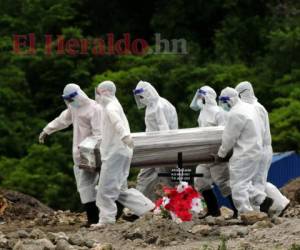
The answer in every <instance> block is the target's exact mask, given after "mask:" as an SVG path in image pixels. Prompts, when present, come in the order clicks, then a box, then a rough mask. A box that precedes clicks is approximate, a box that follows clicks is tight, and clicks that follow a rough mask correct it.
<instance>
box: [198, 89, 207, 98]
mask: <svg viewBox="0 0 300 250" xmlns="http://www.w3.org/2000/svg"><path fill="white" fill-rule="evenodd" d="M205 95H206V91H204V90H202V89H198V96H200V97H203V96H205Z"/></svg>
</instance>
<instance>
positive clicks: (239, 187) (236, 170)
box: [229, 159, 254, 213]
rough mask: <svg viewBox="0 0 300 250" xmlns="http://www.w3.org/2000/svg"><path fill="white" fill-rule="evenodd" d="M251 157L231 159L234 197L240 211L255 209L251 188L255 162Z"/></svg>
mask: <svg viewBox="0 0 300 250" xmlns="http://www.w3.org/2000/svg"><path fill="white" fill-rule="evenodd" d="M251 163H252V160H251V159H250V160H249V159H238V160H230V162H229V175H230V188H231V191H232V199H233V202H234V205H235V207H236V208H237V210H238V212H239V213H244V212H249V211H253V208H252V206H251V204H250V198H249V189H250V186H251V185H252V184H251V181H252V179H253V175H254V173H253V164H251Z"/></svg>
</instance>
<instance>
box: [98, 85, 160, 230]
mask: <svg viewBox="0 0 300 250" xmlns="http://www.w3.org/2000/svg"><path fill="white" fill-rule="evenodd" d="M96 93H98V94H97V95H96V100H97V102H99V104H100V105H101V106H102V108H103V117H102V126H101V131H102V132H101V134H102V142H101V145H100V152H101V161H102V166H101V171H100V179H99V184H98V193H97V200H96V204H97V206H98V208H99V210H100V215H99V218H100V219H99V223H98V224H100V225H105V224H111V223H115V220H116V214H117V206H116V203H115V201H119V202H120V203H121V204H122V205H123V206H124V207H127V208H129V209H130V210H131V211H132V212H133V213H134V214H135V215H137V216H141V215H143V214H145V213H146V212H148V211H150V210H151V209H153V208H154V207H155V205H154V204H153V202H151V201H150V200H149V199H148V198H146V197H145V196H144V195H143V194H142V193H141V192H139V191H138V190H136V189H133V188H130V189H128V188H127V178H128V175H129V169H130V163H131V159H132V153H133V149H132V148H131V147H133V143H132V139H131V136H130V128H129V124H128V121H127V118H126V116H125V113H124V111H123V108H122V106H121V104H120V103H119V101H118V99H117V98H116V97H115V93H116V87H115V85H114V83H113V82H111V81H104V82H102V83H100V84H99V85H98V87H97V89H96Z"/></svg>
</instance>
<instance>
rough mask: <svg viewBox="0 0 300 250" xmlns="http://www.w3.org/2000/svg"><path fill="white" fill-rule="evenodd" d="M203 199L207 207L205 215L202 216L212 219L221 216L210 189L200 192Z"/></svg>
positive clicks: (216, 201)
mask: <svg viewBox="0 0 300 250" xmlns="http://www.w3.org/2000/svg"><path fill="white" fill-rule="evenodd" d="M202 195H203V198H204V200H205V202H206V206H207V214H206V215H205V216H204V217H206V216H209V215H211V216H213V217H218V216H220V215H221V212H220V208H219V204H218V200H217V197H216V195H215V193H214V191H213V190H212V189H209V190H205V191H203V192H202ZM202 218H203V217H202Z"/></svg>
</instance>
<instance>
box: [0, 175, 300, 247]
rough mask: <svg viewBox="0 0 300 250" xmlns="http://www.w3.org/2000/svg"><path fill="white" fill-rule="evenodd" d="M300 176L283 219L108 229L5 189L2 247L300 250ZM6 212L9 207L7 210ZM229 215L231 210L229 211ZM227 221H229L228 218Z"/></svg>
mask: <svg viewBox="0 0 300 250" xmlns="http://www.w3.org/2000/svg"><path fill="white" fill-rule="evenodd" d="M299 190H300V178H298V179H296V180H294V181H292V182H290V183H289V184H288V185H286V186H285V187H284V188H283V189H282V191H283V193H284V194H285V195H286V196H287V197H288V198H289V199H291V206H290V207H289V209H288V210H287V211H286V212H285V214H284V216H283V217H282V218H278V217H275V218H272V219H271V218H268V217H267V216H261V215H259V216H261V217H259V218H260V219H259V221H258V222H255V223H254V222H253V223H254V224H253V223H248V224H245V222H243V221H241V220H237V219H230V218H226V216H227V215H226V214H225V213H224V215H223V216H220V217H217V218H213V217H207V218H206V219H202V220H200V219H197V220H195V221H193V222H186V223H181V224H176V223H174V222H172V221H171V220H169V219H165V218H162V217H160V216H157V215H153V214H151V213H149V214H147V215H145V216H144V217H142V218H140V219H138V220H137V221H135V222H133V223H130V222H126V221H124V220H122V219H121V220H119V221H118V223H117V224H115V225H112V226H109V227H107V228H105V229H99V230H94V231H93V230H90V229H87V228H83V227H81V225H82V224H83V223H84V222H85V216H84V214H80V213H71V212H69V211H53V210H52V209H50V208H48V207H47V206H45V205H43V204H42V203H40V202H39V201H37V200H36V199H34V198H32V197H30V196H27V195H24V194H20V193H17V192H12V191H5V190H1V191H0V216H2V219H3V220H4V221H5V223H4V224H1V225H0V249H14V250H22V249H24V250H25V249H26V250H31V249H34V250H35V249H58V250H63V249H95V250H100V249H103V250H105V249H106V250H109V249H145V250H148V249H149V250H150V249H174V250H176V249H178V250H179V249H185V250H186V249H195V250H196V249H199V250H200V249H203V250H204V249H206V250H208V249H220V250H224V249H290V250H297V249H298V250H299V249H300V199H299V197H300V196H299ZM3 208H5V209H3ZM224 211H225V212H226V210H224ZM225 218H226V219H225Z"/></svg>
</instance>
